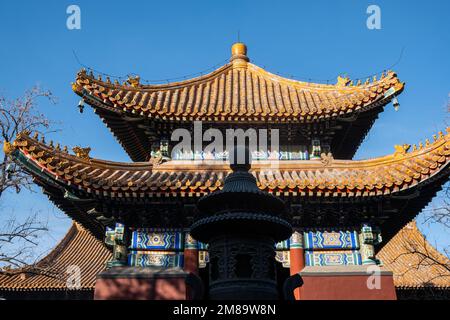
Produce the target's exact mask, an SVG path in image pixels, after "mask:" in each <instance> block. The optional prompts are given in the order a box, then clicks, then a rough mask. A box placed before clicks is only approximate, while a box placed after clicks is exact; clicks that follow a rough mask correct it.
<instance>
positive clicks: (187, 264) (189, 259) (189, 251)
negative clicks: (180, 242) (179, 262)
mask: <svg viewBox="0 0 450 320" xmlns="http://www.w3.org/2000/svg"><path fill="white" fill-rule="evenodd" d="M184 239H185V240H184V270H185V271H187V272H192V273H193V274H195V275H198V243H197V240H195V239H194V238H192V237H191V235H190V234H189V233H186V234H185V237H184Z"/></svg>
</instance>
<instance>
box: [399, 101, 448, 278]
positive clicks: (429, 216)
mask: <svg viewBox="0 0 450 320" xmlns="http://www.w3.org/2000/svg"><path fill="white" fill-rule="evenodd" d="M448 99H449V100H448V103H447V112H449V113H450V94H449V96H448ZM440 201H441V205H440V206H438V207H434V208H430V209H426V210H424V211H423V212H422V214H423V217H424V222H425V223H427V224H437V225H439V226H440V227H442V228H443V229H444V230H446V231H447V232H448V233H449V234H450V184H449V183H447V184H446V185H444V187H443V195H442V199H440ZM404 243H405V244H404V246H405V248H404V249H405V250H402V253H400V254H399V255H398V256H397V257H396V258H395V259H394V262H395V261H396V260H398V259H400V258H401V257H402V256H408V258H409V259H410V260H411V263H410V267H409V269H408V270H406V271H405V272H413V271H414V270H417V269H420V268H423V269H424V270H431V269H432V270H434V272H433V274H431V273H430V277H429V279H428V281H427V282H428V284H429V285H431V286H432V284H433V281H434V280H437V279H444V280H445V281H448V282H449V283H450V246H446V247H444V248H442V249H441V255H439V254H436V252H435V250H433V249H432V247H431V245H430V244H429V243H428V241H427V240H426V238H425V237H424V238H423V239H422V240H421V241H418V240H417V239H405V240H404Z"/></svg>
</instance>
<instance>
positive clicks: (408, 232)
mask: <svg viewBox="0 0 450 320" xmlns="http://www.w3.org/2000/svg"><path fill="white" fill-rule="evenodd" d="M410 246H415V247H416V248H410ZM421 250H425V254H426V255H427V256H428V257H430V258H431V259H432V260H435V262H433V261H427V260H428V258H426V257H424V256H423V253H422V254H421V253H420V251H421ZM377 257H378V258H379V259H380V260H381V261H382V262H383V264H384V267H385V268H387V269H389V270H391V271H393V273H394V284H395V286H396V287H400V288H417V287H429V286H430V287H436V288H449V287H450V271H448V268H445V267H444V266H442V264H445V265H449V266H450V260H449V259H448V257H446V256H445V255H444V254H442V253H441V252H440V251H439V250H437V249H436V248H435V247H434V246H433V245H432V244H430V243H429V242H428V240H427V239H426V237H425V236H424V235H423V233H422V232H421V231H420V230H419V228H418V227H417V223H416V221H415V220H412V221H411V222H409V223H408V224H406V225H405V226H404V227H403V228H402V229H401V230H400V231H399V232H398V233H397V234H396V235H395V236H394V237H392V239H391V240H390V241H389V242H388V243H387V244H386V245H385V246H384V247H383V248H382V249H381V250H380V252H378V253H377Z"/></svg>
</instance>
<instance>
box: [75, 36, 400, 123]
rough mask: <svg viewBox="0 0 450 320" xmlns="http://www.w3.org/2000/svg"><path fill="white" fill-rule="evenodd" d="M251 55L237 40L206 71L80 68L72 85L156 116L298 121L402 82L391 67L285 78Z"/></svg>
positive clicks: (381, 99)
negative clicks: (327, 80) (358, 76)
mask: <svg viewBox="0 0 450 320" xmlns="http://www.w3.org/2000/svg"><path fill="white" fill-rule="evenodd" d="M249 61H250V60H249V58H248V57H247V48H246V46H245V45H244V44H242V43H236V44H234V45H233V47H232V57H231V59H230V63H228V64H226V65H224V66H222V67H220V68H219V69H217V70H215V71H213V72H211V73H209V74H207V75H204V76H200V77H197V78H193V79H190V80H186V81H180V82H173V83H168V84H157V85H143V84H141V83H140V79H139V77H135V78H129V79H128V81H126V82H125V83H123V84H119V83H118V82H116V83H111V81H110V80H109V79H106V81H103V80H102V79H101V77H99V78H98V79H95V78H94V76H93V75H89V74H87V73H86V71H84V70H82V71H80V72H79V73H78V74H77V78H76V81H75V83H73V90H74V91H75V92H76V93H77V94H78V95H80V96H82V97H84V98H85V100H86V101H87V102H88V103H90V104H91V105H95V107H102V108H106V109H108V110H109V111H112V112H118V113H124V114H130V115H136V116H140V117H148V118H154V119H163V120H173V121H193V120H202V121H219V122H230V121H236V120H246V121H261V122H266V121H269V122H270V121H274V122H275V121H277V122H278V121H282V122H301V121H315V120H318V119H324V118H331V117H337V116H339V115H345V114H348V113H352V112H355V111H358V110H365V109H370V108H372V107H376V106H379V105H380V103H381V104H382V105H385V104H387V103H389V101H390V100H391V99H392V98H393V97H394V96H395V95H396V94H398V93H400V92H401V91H402V90H403V88H404V84H403V83H401V82H400V81H399V79H398V78H397V76H396V74H395V73H394V72H392V71H390V72H387V74H383V75H382V76H381V77H380V79H378V80H376V78H374V79H372V81H369V80H367V81H366V82H365V83H360V82H359V83H358V84H354V83H353V81H350V80H349V79H348V78H342V77H338V80H337V83H336V84H333V85H329V84H317V83H308V82H302V81H296V80H292V79H287V78H283V77H280V76H277V75H274V74H272V73H269V72H267V71H266V70H264V69H262V68H260V67H257V66H256V65H254V64H252V63H250V62H249ZM377 102H378V103H377Z"/></svg>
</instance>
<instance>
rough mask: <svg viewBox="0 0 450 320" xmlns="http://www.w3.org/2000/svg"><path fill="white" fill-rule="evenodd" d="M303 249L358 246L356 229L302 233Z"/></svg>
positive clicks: (355, 247) (353, 247) (350, 248)
mask: <svg viewBox="0 0 450 320" xmlns="http://www.w3.org/2000/svg"><path fill="white" fill-rule="evenodd" d="M304 242H305V250H327V249H347V250H356V249H358V248H359V242H358V233H357V232H356V231H309V232H305V233H304Z"/></svg>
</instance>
